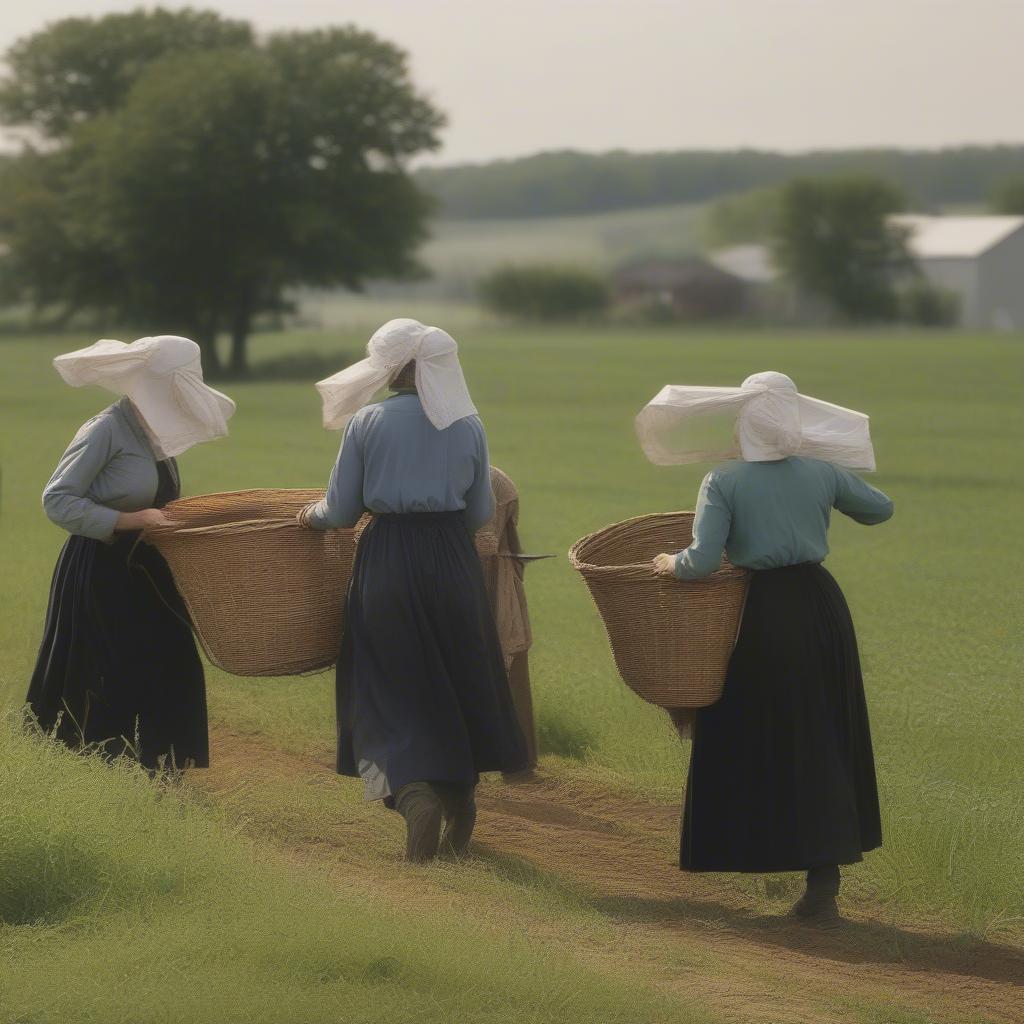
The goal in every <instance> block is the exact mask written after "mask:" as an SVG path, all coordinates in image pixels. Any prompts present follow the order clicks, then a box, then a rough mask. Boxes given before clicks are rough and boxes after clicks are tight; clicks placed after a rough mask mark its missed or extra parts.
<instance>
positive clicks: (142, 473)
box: [43, 398, 173, 541]
mask: <svg viewBox="0 0 1024 1024" xmlns="http://www.w3.org/2000/svg"><path fill="white" fill-rule="evenodd" d="M168 461H169V462H172V461H173V460H168ZM156 462H157V460H156V456H155V455H154V454H153V449H152V448H151V447H150V444H149V441H148V440H147V438H146V434H145V431H144V430H143V428H142V424H141V423H139V420H138V418H137V416H136V415H135V412H134V411H133V409H132V406H131V403H130V402H129V401H128V399H127V398H122V399H121V400H120V401H118V402H115V403H114V404H113V405H111V406H108V407H107V408H106V409H104V410H103V412H101V413H99V415H97V416H94V417H93V418H92V419H91V420H89V421H88V422H87V423H84V424H83V425H82V427H81V429H80V430H79V431H78V433H77V434H75V437H74V440H73V441H72V442H71V444H70V445H69V446H68V450H67V451H66V452H65V453H64V455H63V456H62V457H61V460H60V462H59V463H57V468H56V469H55V470H54V471H53V476H51V477H50V482H49V483H48V484H47V485H46V488H45V490H44V491H43V510H44V511H45V512H46V515H47V516H48V517H49V519H50V521H51V522H53V523H55V524H56V525H57V526H59V527H61V528H62V529H64V530H67V531H68V533H77V534H81V535H82V536H83V537H93V538H95V539H96V540H103V541H106V540H110V539H111V537H112V536H113V534H114V528H115V526H116V525H117V517H118V515H119V514H120V513H121V512H138V511H139V510H140V509H144V508H150V507H151V506H152V504H153V499H154V498H155V497H156V490H157V485H158V483H159V479H158V474H157V468H156ZM172 471H173V470H172Z"/></svg>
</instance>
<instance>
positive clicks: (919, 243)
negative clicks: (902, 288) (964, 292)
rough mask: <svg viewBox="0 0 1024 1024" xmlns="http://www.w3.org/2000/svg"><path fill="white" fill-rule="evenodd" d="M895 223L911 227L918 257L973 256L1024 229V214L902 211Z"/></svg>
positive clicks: (911, 240)
mask: <svg viewBox="0 0 1024 1024" xmlns="http://www.w3.org/2000/svg"><path fill="white" fill-rule="evenodd" d="M890 221H891V222H892V223H893V224H898V225H900V226H901V227H906V228H909V229H910V238H909V239H908V244H909V246H910V251H911V253H912V254H913V255H914V256H916V257H917V258H918V259H942V258H946V259H949V258H959V259H971V258H974V257H977V256H980V255H981V254H982V253H984V252H987V251H988V250H989V249H991V248H992V247H993V246H995V245H998V244H999V243H1000V242H1002V241H1003V240H1004V239H1005V238H1008V237H1009V236H1010V235H1012V234H1013V233H1014V232H1015V231H1018V230H1020V229H1021V228H1024V217H927V216H922V215H918V214H900V215H898V216H895V217H891V218H890Z"/></svg>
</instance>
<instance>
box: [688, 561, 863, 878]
mask: <svg viewBox="0 0 1024 1024" xmlns="http://www.w3.org/2000/svg"><path fill="white" fill-rule="evenodd" d="M881 843H882V826H881V818H880V815H879V808H878V790H877V786H876V783H875V764H874V758H873V755H872V751H871V733H870V729H869V726H868V712H867V704H866V702H865V699H864V683H863V679H862V678H861V671H860V658H859V656H858V653H857V638H856V635H855V633H854V629H853V622H852V620H851V618H850V612H849V609H848V607H847V605H846V600H845V598H844V597H843V594H842V591H841V590H840V589H839V586H838V584H837V583H836V581H835V580H834V579H833V578H832V576H831V575H830V574H829V573H828V572H827V571H826V570H825V569H824V568H823V567H822V566H821V565H817V564H810V563H809V564H804V565H796V566H788V567H786V568H782V569H771V570H764V571H759V572H755V573H754V576H753V579H752V581H751V585H750V593H749V596H748V599H747V606H746V609H745V611H744V616H743V624H742V627H741V629H740V636H739V640H738V642H737V644H736V649H735V651H734V652H733V655H732V660H731V661H730V663H729V671H728V674H727V676H726V681H725V691H724V693H723V696H722V699H721V700H720V701H719V702H718V703H717V704H713V705H712V706H711V707H708V708H703V709H701V710H700V711H699V712H698V713H697V719H696V725H695V727H694V736H693V751H692V755H691V759H690V773H689V778H688V780H687V785H686V798H685V802H684V807H683V827H682V843H681V847H680V866H681V867H682V868H683V869H684V870H688V871H755V872H771V871H798V870H801V871H802V870H806V869H808V868H812V867H817V866H821V865H826V864H851V863H854V862H855V861H859V860H861V858H862V855H863V854H864V853H865V852H867V851H868V850H872V849H874V848H876V847H878V846H880V845H881Z"/></svg>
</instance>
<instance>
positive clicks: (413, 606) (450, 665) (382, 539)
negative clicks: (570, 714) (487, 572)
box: [336, 512, 527, 802]
mask: <svg viewBox="0 0 1024 1024" xmlns="http://www.w3.org/2000/svg"><path fill="white" fill-rule="evenodd" d="M336 679H337V685H336V695H337V715H338V763H337V768H338V772H339V773H341V774H342V775H351V776H360V777H362V779H363V781H364V783H365V786H366V796H367V799H371V800H373V799H386V800H388V801H389V802H390V798H391V797H393V796H394V794H396V793H397V792H398V791H399V790H400V789H401V788H402V786H404V785H406V784H407V783H409V782H450V783H456V784H459V785H474V784H475V783H476V782H477V780H478V777H479V774H480V773H481V772H486V771H503V772H515V771H522V770H523V769H524V768H525V767H526V763H527V755H526V746H525V743H524V740H523V736H522V733H521V732H520V729H519V725H518V722H517V719H516V714H515V709H514V707H513V705H512V697H511V692H510V690H509V685H508V677H507V675H506V673H505V661H504V657H503V655H502V653H501V645H500V643H499V641H498V633H497V628H496V626H495V624H494V618H493V615H492V612H491V609H490V605H489V604H488V601H487V593H486V590H485V586H484V578H483V573H482V571H481V569H480V561H479V558H478V556H477V553H476V549H475V547H474V545H473V541H472V538H471V537H470V535H469V533H468V532H467V530H466V527H465V521H464V517H463V514H462V513H461V512H440V513H423V514H410V515H380V516H376V517H375V518H374V520H373V522H372V523H371V524H370V525H369V526H368V527H367V529H366V530H365V532H364V533H363V535H362V537H361V538H360V541H359V547H358V549H357V554H356V560H355V565H354V566H353V571H352V582H351V585H350V587H349V593H348V603H347V609H346V617H345V636H344V639H343V641H342V646H341V655H340V657H339V659H338V666H337V676H336Z"/></svg>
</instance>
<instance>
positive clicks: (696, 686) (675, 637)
mask: <svg viewBox="0 0 1024 1024" xmlns="http://www.w3.org/2000/svg"><path fill="white" fill-rule="evenodd" d="M692 531H693V513H692V512H670V513H658V514H655V515H647V516H640V517H639V518H636V519H627V520H626V521H624V522H621V523H616V524H614V525H613V526H607V527H605V528H604V529H603V530H598V531H597V532H596V533H592V534H590V535H589V536H587V537H584V538H582V539H581V540H579V541H577V542H576V543H575V544H574V545H573V546H572V548H571V549H570V551H569V558H570V560H571V561H572V564H573V565H574V566H575V568H576V569H577V570H578V571H579V573H580V575H581V576H582V577H583V579H584V580H585V581H586V583H587V586H588V587H589V588H590V594H591V596H592V597H593V599H594V603H595V604H596V605H597V608H598V611H599V612H600V613H601V618H602V619H603V620H604V625H605V629H606V630H607V633H608V639H609V641H610V643H611V648H612V653H613V655H614V656H615V664H616V666H617V667H618V670H619V674H620V675H621V676H622V679H623V681H624V682H625V683H626V684H627V685H628V686H629V687H630V688H631V689H632V690H634V691H635V692H636V693H637V694H639V695H640V696H641V697H643V698H644V700H646V701H650V702H651V703H652V704H657V705H658V706H659V707H663V708H699V707H706V706H707V705H709V704H713V703H714V702H715V701H716V700H718V698H719V697H721V695H722V687H723V685H724V683H725V673H726V669H727V668H728V665H729V657H730V655H731V654H732V649H733V646H734V644H735V642H736V636H737V634H738V632H739V626H740V620H741V618H742V615H743V605H744V603H745V601H746V596H747V586H748V584H749V580H750V573H749V572H748V571H747V570H746V569H740V568H737V567H736V566H734V565H731V564H730V563H729V562H727V561H725V560H724V559H723V561H722V565H721V567H720V568H719V569H718V570H717V571H716V572H715V573H713V574H712V575H711V576H709V577H707V578H706V579H702V580H695V581H692V582H687V581H682V580H678V579H676V578H675V577H672V576H661V575H655V574H654V572H653V570H652V565H651V560H652V559H653V558H654V556H655V555H657V554H659V553H660V552H663V551H669V552H671V551H679V550H681V549H683V548H685V547H686V546H687V545H688V544H689V543H690V541H691V540H692V539H693V532H692Z"/></svg>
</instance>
